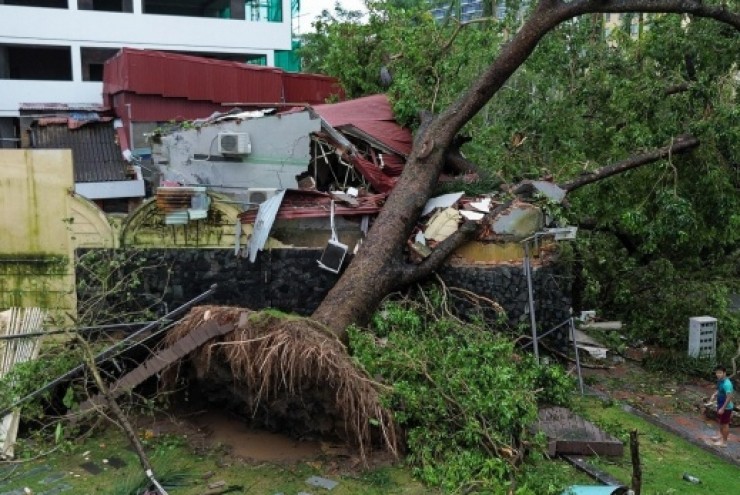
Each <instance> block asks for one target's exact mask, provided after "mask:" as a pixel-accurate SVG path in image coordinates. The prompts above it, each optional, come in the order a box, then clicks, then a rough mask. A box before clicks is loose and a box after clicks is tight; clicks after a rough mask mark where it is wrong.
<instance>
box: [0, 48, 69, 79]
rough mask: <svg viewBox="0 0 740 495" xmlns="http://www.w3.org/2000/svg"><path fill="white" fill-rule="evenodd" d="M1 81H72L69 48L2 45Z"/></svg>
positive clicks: (0, 51) (0, 59)
mask: <svg viewBox="0 0 740 495" xmlns="http://www.w3.org/2000/svg"><path fill="white" fill-rule="evenodd" d="M0 79H25V80H35V81H71V80H72V52H71V50H70V48H69V47H68V46H46V45H0Z"/></svg>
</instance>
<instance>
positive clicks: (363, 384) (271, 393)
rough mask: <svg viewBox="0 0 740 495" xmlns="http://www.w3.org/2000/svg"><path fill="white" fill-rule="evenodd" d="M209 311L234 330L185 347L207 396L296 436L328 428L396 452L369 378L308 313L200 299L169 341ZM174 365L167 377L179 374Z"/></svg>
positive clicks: (393, 432)
mask: <svg viewBox="0 0 740 495" xmlns="http://www.w3.org/2000/svg"><path fill="white" fill-rule="evenodd" d="M210 319H215V320H216V321H217V322H218V323H219V324H220V325H226V324H229V325H233V326H234V330H233V331H231V332H228V333H227V334H225V335H224V336H223V337H222V338H221V339H220V340H211V341H209V342H207V343H206V344H204V345H203V346H201V347H200V348H198V349H196V350H195V351H194V352H193V353H191V354H190V357H189V362H190V364H191V365H192V368H193V370H194V374H195V376H196V379H197V381H198V387H199V393H201V394H202V395H203V396H205V397H204V398H205V399H206V400H208V401H215V402H220V403H227V404H232V405H233V404H241V412H243V413H244V415H245V416H247V417H249V418H253V419H254V421H255V422H257V423H260V424H261V425H262V426H264V427H266V428H268V429H272V430H281V431H284V432H286V433H292V434H293V435H294V436H310V435H320V436H322V437H327V436H333V437H337V438H340V439H342V440H344V441H346V442H347V443H349V444H351V445H354V446H356V447H357V448H359V451H360V453H361V455H362V456H363V457H365V456H366V455H367V454H368V452H369V451H370V450H371V449H372V448H373V447H381V448H384V449H386V450H388V451H390V452H391V453H393V454H394V455H396V454H397V452H398V448H399V434H398V433H399V432H398V428H397V426H396V424H395V422H394V420H393V416H392V413H391V412H390V411H389V410H388V409H386V408H385V407H384V406H383V405H382V403H381V391H382V387H383V385H381V384H379V383H377V382H375V381H374V380H372V379H371V378H370V377H369V376H368V375H367V373H366V372H365V371H364V370H363V369H361V368H360V367H359V366H358V365H357V363H356V362H355V361H354V360H353V359H352V358H351V357H350V355H349V354H348V352H347V348H346V347H345V346H344V344H342V343H341V342H340V341H339V340H338V339H337V338H336V337H335V336H334V335H333V334H332V333H331V332H329V331H328V330H327V329H325V328H324V327H323V326H322V325H321V324H319V323H317V322H316V321H314V320H311V319H310V318H302V317H297V316H292V315H285V314H281V313H278V312H274V311H269V310H267V311H259V312H257V311H251V310H247V309H243V308H236V307H228V306H199V307H196V308H194V309H192V310H191V311H190V312H189V313H188V315H187V316H186V317H185V318H183V320H181V321H180V323H179V324H178V325H177V326H175V327H173V328H172V329H171V330H170V331H169V332H168V334H167V336H166V337H165V340H164V345H166V346H169V345H172V344H174V343H175V342H177V341H178V340H180V339H181V338H183V337H185V336H186V335H187V334H188V333H190V332H191V331H193V330H194V329H195V328H198V327H199V326H200V325H202V324H203V323H205V321H208V320H210ZM176 375H177V369H176V367H171V368H170V369H169V370H167V372H166V373H165V377H164V380H163V381H164V382H165V383H169V384H173V383H174V382H175V381H176Z"/></svg>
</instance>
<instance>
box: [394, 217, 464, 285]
mask: <svg viewBox="0 0 740 495" xmlns="http://www.w3.org/2000/svg"><path fill="white" fill-rule="evenodd" d="M477 230H478V224H476V223H475V222H472V221H465V222H464V223H463V224H462V225H461V226H460V228H458V229H457V230H456V231H455V233H453V234H452V235H451V236H449V237H448V238H447V239H445V240H444V241H442V242H440V243H439V244H437V246H435V248H434V249H433V250H432V254H430V255H429V256H427V257H426V258H424V261H422V262H421V263H419V264H418V265H411V264H404V265H403V269H402V271H401V282H402V283H403V284H404V285H408V284H412V283H414V282H418V281H419V280H421V279H424V278H426V277H428V276H429V275H431V274H432V273H433V272H434V271H435V270H436V269H437V268H439V267H440V265H441V264H442V263H443V262H444V260H446V259H447V257H448V256H449V255H450V254H452V252H453V251H455V249H457V248H458V247H460V246H462V245H463V244H464V243H465V242H466V241H467V240H469V239H471V238H472V237H473V235H474V234H475V233H476V232H477Z"/></svg>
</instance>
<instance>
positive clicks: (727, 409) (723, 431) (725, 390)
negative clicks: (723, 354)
mask: <svg viewBox="0 0 740 495" xmlns="http://www.w3.org/2000/svg"><path fill="white" fill-rule="evenodd" d="M714 374H715V376H716V377H717V391H716V392H715V393H714V394H713V395H712V399H710V400H714V398H715V397H716V398H717V420H718V421H719V436H716V437H712V440H714V443H713V445H716V446H718V447H726V446H727V437H729V436H730V418H732V411H733V409H735V405H734V404H733V403H732V394H733V392H734V389H733V388H732V381H730V378H729V377H728V376H727V369H726V368H725V367H724V366H717V367H716V368H715V369H714Z"/></svg>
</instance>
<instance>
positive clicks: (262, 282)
mask: <svg viewBox="0 0 740 495" xmlns="http://www.w3.org/2000/svg"><path fill="white" fill-rule="evenodd" d="M321 252H322V250H321V249H273V250H267V251H263V252H261V253H260V254H259V256H258V258H257V261H256V262H255V263H250V262H249V261H248V260H246V259H243V258H237V257H235V256H234V253H233V251H232V250H223V249H208V250H206V249H147V250H143V251H141V253H140V254H141V256H145V257H147V258H148V259H149V260H150V261H149V262H148V263H147V264H149V265H152V266H158V270H157V271H156V272H150V273H149V275H148V276H147V280H146V282H145V283H144V287H143V290H145V291H148V292H149V293H151V294H162V293H164V294H165V295H166V296H165V299H166V301H167V304H168V306H169V307H170V308H172V307H173V306H175V305H179V304H181V303H183V302H185V301H187V300H189V299H192V298H193V297H195V296H197V295H198V294H200V293H202V292H204V291H206V290H207V289H208V288H209V287H210V286H211V285H212V284H214V283H215V284H218V290H217V293H216V295H215V296H214V297H213V298H212V299H211V300H209V301H207V303H208V304H226V305H235V306H244V307H248V308H252V309H261V308H265V307H271V308H277V309H280V310H283V311H290V312H295V313H299V314H302V315H308V314H311V313H312V312H313V311H314V310H315V309H316V308H317V307H318V305H319V304H320V303H321V301H322V299H323V298H324V296H325V294H326V293H327V292H328V291H329V289H330V288H331V287H332V286H333V285H334V283H335V282H336V280H337V279H338V277H339V275H335V274H332V273H330V272H327V271H325V270H322V269H320V268H319V267H318V266H317V264H316V260H317V259H318V258H319V257H320V256H321ZM81 253H82V251H80V252H78V254H81ZM346 263H348V261H345V264H346ZM345 266H346V265H345ZM533 275H534V276H533V281H534V287H535V301H536V308H535V311H536V315H537V321H538V325H539V326H540V329H541V330H543V331H544V330H545V329H548V328H551V327H553V326H555V325H557V324H558V323H561V322H562V321H564V320H565V319H567V318H568V317H569V316H570V313H569V309H570V278H569V277H568V274H567V273H566V272H565V270H564V268H563V267H557V266H550V267H546V268H535V270H534V273H533ZM441 276H442V278H443V279H444V280H445V282H446V283H447V284H448V285H449V286H455V287H460V288H463V289H466V290H469V291H471V292H475V293H477V294H480V295H482V296H484V297H487V298H490V299H493V300H494V301H497V302H498V303H499V304H501V305H502V306H503V307H504V309H505V310H506V312H507V315H508V317H509V323H510V324H511V325H512V326H515V327H516V326H518V325H519V324H520V323H521V324H524V326H525V327H526V328H527V329H528V328H529V327H528V322H529V319H528V312H527V284H526V279H525V278H524V275H523V273H522V270H521V267H519V266H512V265H488V266H471V265H455V266H446V267H444V269H443V270H442V271H441ZM452 303H453V305H454V306H455V308H456V309H457V310H458V312H459V313H460V314H461V315H463V316H467V317H470V318H472V317H474V316H475V315H482V316H483V317H484V318H489V319H495V318H496V315H495V314H494V312H493V311H491V310H490V309H489V307H488V306H487V305H486V304H485V303H482V304H481V305H480V306H476V305H475V304H472V303H470V302H467V300H466V299H465V298H464V297H461V298H456V299H454V300H452Z"/></svg>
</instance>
